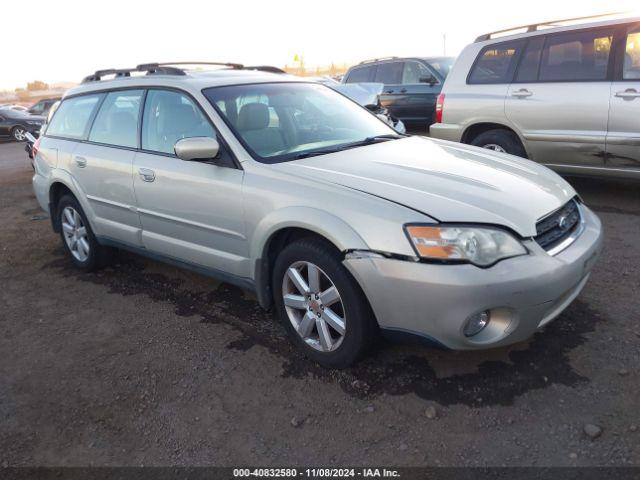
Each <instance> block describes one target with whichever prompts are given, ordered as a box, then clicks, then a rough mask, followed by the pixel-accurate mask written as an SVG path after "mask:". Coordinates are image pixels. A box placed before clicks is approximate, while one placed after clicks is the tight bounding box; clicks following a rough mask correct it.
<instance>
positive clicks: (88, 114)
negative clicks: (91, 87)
mask: <svg viewBox="0 0 640 480" xmlns="http://www.w3.org/2000/svg"><path fill="white" fill-rule="evenodd" d="M101 98H102V95H101V94H96V95H83V96H80V97H73V98H69V99H66V100H64V101H63V102H62V103H61V104H60V106H59V107H58V109H57V110H56V113H55V115H54V116H53V118H52V119H51V123H50V124H49V126H48V127H47V135H50V136H54V137H63V138H71V139H81V138H85V136H86V134H87V129H88V126H89V121H90V120H91V118H92V116H93V113H94V112H95V110H96V108H97V106H98V104H99V103H100V99H101Z"/></svg>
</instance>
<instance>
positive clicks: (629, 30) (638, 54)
mask: <svg viewBox="0 0 640 480" xmlns="http://www.w3.org/2000/svg"><path fill="white" fill-rule="evenodd" d="M622 45H623V48H624V56H623V58H622V61H621V64H622V65H621V66H622V68H621V70H622V72H621V74H620V73H619V72H617V73H618V75H617V78H616V80H615V81H614V82H613V85H612V86H611V106H610V111H609V131H608V133H607V157H606V162H605V165H606V166H607V167H610V168H623V169H637V170H640V25H639V24H635V25H631V26H629V27H626V28H625V32H624V41H623V43H622Z"/></svg>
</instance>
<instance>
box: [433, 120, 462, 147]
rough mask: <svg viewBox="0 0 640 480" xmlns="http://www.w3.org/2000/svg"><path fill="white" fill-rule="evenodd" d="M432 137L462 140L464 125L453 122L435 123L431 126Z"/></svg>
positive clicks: (451, 140) (453, 140)
mask: <svg viewBox="0 0 640 480" xmlns="http://www.w3.org/2000/svg"><path fill="white" fill-rule="evenodd" d="M429 134H430V135H431V137H432V138H438V139H440V140H448V141H450V142H460V141H461V140H462V127H461V126H460V125H455V124H451V123H434V124H433V125H431V127H429Z"/></svg>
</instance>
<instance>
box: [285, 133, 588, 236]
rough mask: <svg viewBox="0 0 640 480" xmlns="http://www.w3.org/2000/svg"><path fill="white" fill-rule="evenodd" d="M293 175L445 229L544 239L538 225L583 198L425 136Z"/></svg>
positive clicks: (552, 177)
mask: <svg viewBox="0 0 640 480" xmlns="http://www.w3.org/2000/svg"><path fill="white" fill-rule="evenodd" d="M274 167H275V168H278V169H280V170H282V171H285V172H287V173H289V174H293V175H298V176H304V177H307V178H310V179H313V180H316V181H324V182H329V183H332V184H336V185H342V186H344V187H347V188H351V189H355V190H359V191H362V192H365V193H367V194H371V195H375V196H377V197H381V198H385V199H387V200H389V201H392V202H395V203H398V204H401V205H404V206H406V207H408V208H411V209H414V210H417V211H419V212H421V213H424V214H426V215H428V216H430V217H432V218H433V219H435V220H437V221H440V222H462V223H485V224H495V225H502V226H505V227H508V228H511V229H512V230H514V231H515V232H517V233H518V234H520V235H522V236H523V237H530V236H534V235H536V227H535V225H536V222H537V221H538V220H539V219H540V218H541V217H543V216H545V215H547V214H548V213H550V212H552V211H554V210H556V209H557V208H559V207H561V206H562V205H563V204H565V203H566V202H568V201H569V200H570V199H571V198H572V197H574V196H575V195H576V193H575V191H574V190H573V188H572V187H571V185H569V184H568V183H567V182H566V181H564V180H563V179H562V178H560V176H558V175H557V174H555V173H554V172H552V171H551V170H549V169H548V168H546V167H543V166H541V165H538V164H536V163H534V162H531V161H529V160H525V159H522V158H518V157H514V156H511V155H506V154H498V153H495V152H492V151H489V150H482V149H480V148H476V147H470V146H467V145H463V144H457V143H451V142H443V141H438V140H432V139H428V138H424V137H408V138H404V139H400V140H391V141H387V142H382V143H377V144H373V145H368V146H364V147H360V148H354V149H348V150H344V151H342V152H336V153H331V154H326V155H320V156H315V157H310V158H306V159H302V160H296V161H291V162H286V163H281V164H277V165H275V166H274Z"/></svg>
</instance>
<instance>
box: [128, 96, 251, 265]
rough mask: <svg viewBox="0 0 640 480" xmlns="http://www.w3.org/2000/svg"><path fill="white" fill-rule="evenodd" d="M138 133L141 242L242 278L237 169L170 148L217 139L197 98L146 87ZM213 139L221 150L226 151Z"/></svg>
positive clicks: (243, 258)
mask: <svg viewBox="0 0 640 480" xmlns="http://www.w3.org/2000/svg"><path fill="white" fill-rule="evenodd" d="M141 136H142V151H140V152H138V153H137V155H136V157H135V162H134V189H135V196H136V199H137V205H138V213H139V214H140V220H141V222H142V242H143V244H144V246H145V247H146V248H148V249H149V250H151V251H154V252H158V253H161V254H163V255H164V256H167V257H170V258H174V259H177V260H180V261H183V262H187V263H189V264H193V265H198V266H200V267H203V268H207V269H212V270H216V271H219V272H224V273H227V274H232V275H234V276H239V277H246V276H248V271H249V265H248V259H247V257H248V253H247V252H248V245H247V241H246V238H245V235H244V212H243V205H242V181H243V171H242V170H241V169H239V168H231V167H228V166H219V165H214V164H212V163H208V162H202V161H184V160H181V159H179V158H178V157H177V156H176V155H175V152H174V145H175V143H176V142H177V141H178V140H180V139H183V138H189V137H216V136H217V135H216V132H215V130H214V128H213V126H212V125H211V123H210V121H209V119H208V118H207V117H206V115H205V114H204V113H203V111H202V110H201V108H200V107H199V105H198V104H197V103H196V101H195V100H194V99H192V98H191V97H190V96H188V95H187V94H185V93H182V92H178V91H174V90H164V89H151V90H149V91H148V94H147V98H146V100H145V107H144V118H143V123H142V135H141ZM218 140H219V142H220V144H221V151H220V154H219V155H220V156H222V155H230V153H229V151H228V149H227V148H226V147H225V146H224V145H223V142H222V141H221V139H218Z"/></svg>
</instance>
